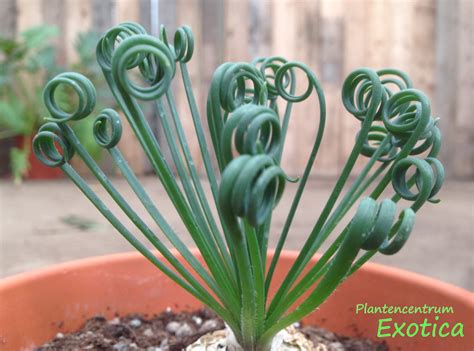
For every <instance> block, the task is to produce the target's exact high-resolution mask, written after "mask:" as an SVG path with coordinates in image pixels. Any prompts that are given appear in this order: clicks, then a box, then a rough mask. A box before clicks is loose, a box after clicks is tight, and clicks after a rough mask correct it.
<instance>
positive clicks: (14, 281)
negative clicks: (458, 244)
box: [0, 248, 474, 304]
mask: <svg viewBox="0 0 474 351" xmlns="http://www.w3.org/2000/svg"><path fill="white" fill-rule="evenodd" d="M170 251H171V252H172V253H173V254H174V255H179V254H178V253H177V252H176V250H174V249H173V250H170ZM190 251H191V252H192V253H193V255H199V251H198V250H197V249H195V248H193V249H191V250H190ZM153 252H154V253H155V254H157V255H158V256H160V254H159V253H158V252H157V251H156V250H154V251H153ZM268 253H269V255H272V254H273V250H269V251H268ZM298 253H299V252H298V251H295V250H283V251H282V252H281V256H282V257H287V258H289V259H291V260H294V259H296V257H297V256H298ZM314 257H317V258H319V257H320V255H319V254H316V255H315V256H314ZM137 259H146V258H145V257H143V256H142V255H141V254H140V253H139V252H136V251H131V252H119V253H113V254H106V255H100V256H92V257H86V258H81V259H76V260H71V261H66V262H63V263H58V264H53V265H51V266H46V267H43V268H38V269H34V270H31V271H27V272H23V273H19V274H16V275H13V276H9V277H5V278H2V279H0V293H1V292H2V291H6V290H10V289H15V288H17V287H20V286H21V285H22V284H23V283H24V282H26V281H30V280H40V279H44V278H47V277H51V276H54V275H57V274H64V273H66V272H68V271H73V270H76V269H79V268H80V269H85V268H88V267H92V266H96V265H104V264H107V265H110V264H114V263H117V262H126V261H135V260H137ZM361 270H364V271H366V272H367V273H370V274H375V275H378V276H385V277H389V278H392V279H397V280H399V281H402V282H403V283H404V284H408V285H412V284H413V285H423V286H425V287H426V288H429V289H430V290H431V289H433V290H436V291H438V292H441V293H443V294H446V295H450V296H452V297H453V298H455V299H461V300H468V301H469V300H471V302H472V303H473V304H474V293H472V292H470V291H469V290H466V289H464V288H461V287H458V286H456V285H453V284H450V283H446V282H443V281H440V280H437V279H435V278H431V277H428V276H425V275H422V274H419V273H415V272H411V271H407V270H404V269H400V268H395V267H390V266H386V265H383V264H378V263H372V262H368V263H365V264H364V266H363V267H362V268H361Z"/></svg>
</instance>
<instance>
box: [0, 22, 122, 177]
mask: <svg viewBox="0 0 474 351" xmlns="http://www.w3.org/2000/svg"><path fill="white" fill-rule="evenodd" d="M57 35H58V29H57V28H56V27H52V26H36V27H31V28H29V29H27V30H25V31H24V32H22V33H21V35H20V39H19V40H12V39H7V38H0V56H1V58H2V59H1V63H0V140H5V139H9V138H15V143H14V144H16V145H15V146H14V147H12V148H11V149H10V152H9V164H10V172H11V175H12V177H13V179H14V181H15V182H16V183H19V182H20V181H21V179H22V178H23V177H25V176H26V177H27V178H29V179H47V178H57V177H59V176H62V172H61V171H60V170H59V169H55V168H51V167H46V166H44V165H43V164H42V163H41V162H38V160H37V159H36V158H35V157H34V156H33V155H32V153H31V141H32V138H33V135H34V133H35V132H36V131H37V130H38V128H39V126H40V125H41V124H43V123H44V117H45V116H46V115H47V110H46V109H45V107H44V104H43V98H42V92H43V87H44V85H45V83H46V82H47V81H48V80H50V79H51V78H52V77H54V76H55V75H56V74H58V73H59V72H60V71H62V70H63V68H62V67H61V66H59V65H58V63H57V57H56V56H57V52H56V49H55V48H54V46H53V45H52V42H51V41H52V39H53V38H54V37H55V36H57ZM97 40H98V35H97V34H94V33H93V32H87V33H80V34H79V35H78V37H77V39H76V42H75V49H76V52H77V54H78V57H79V59H78V61H77V62H76V63H74V64H73V65H72V68H73V69H75V70H77V71H79V72H81V73H83V74H87V76H88V77H89V78H90V79H91V80H92V82H93V83H94V84H95V86H96V87H97V88H98V91H99V96H100V98H101V104H100V105H99V106H97V108H98V109H100V108H101V106H102V108H103V106H114V105H111V96H110V93H107V91H106V90H104V89H103V88H104V87H105V81H103V79H102V78H101V75H100V72H99V71H100V68H99V67H98V65H97V64H96V63H95V61H94V54H93V48H94V46H95V43H96V42H97ZM75 98H76V96H75V95H74V94H73V92H72V91H70V90H69V89H68V88H65V89H58V91H57V96H56V99H57V101H58V103H59V104H60V105H61V107H62V108H64V109H70V108H71V106H72V105H73V104H74V103H75V101H74V99H75ZM104 104H105V105H104ZM90 123H91V122H89V121H86V122H85V123H83V124H81V125H76V126H74V130H75V132H76V134H77V135H78V137H79V138H80V140H81V142H82V143H83V144H84V146H85V147H86V149H87V150H88V152H89V153H90V154H91V155H92V156H93V157H94V159H96V160H99V159H100V153H101V148H100V147H98V145H97V144H96V143H95V142H94V138H93V137H92V136H91V134H90V133H89V129H90V127H91V126H90Z"/></svg>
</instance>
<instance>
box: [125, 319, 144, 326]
mask: <svg viewBox="0 0 474 351" xmlns="http://www.w3.org/2000/svg"><path fill="white" fill-rule="evenodd" d="M128 324H130V326H131V327H133V328H139V327H140V326H141V325H142V321H141V320H139V319H138V318H134V319H132V320H131V321H130V322H128Z"/></svg>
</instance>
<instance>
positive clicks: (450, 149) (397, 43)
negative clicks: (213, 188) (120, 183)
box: [0, 0, 474, 178]
mask: <svg viewBox="0 0 474 351" xmlns="http://www.w3.org/2000/svg"><path fill="white" fill-rule="evenodd" d="M0 3H1V5H2V11H1V12H0V30H1V33H2V34H4V35H5V34H6V35H10V36H15V35H18V33H19V32H21V31H22V30H24V29H26V28H28V27H30V26H33V25H37V24H41V23H48V24H52V25H56V26H58V27H59V28H60V30H61V36H60V38H58V40H57V45H58V48H59V59H60V60H61V61H62V62H70V61H73V60H74V59H75V55H76V54H75V52H74V49H73V42H74V38H75V36H76V34H77V33H78V32H80V31H86V30H88V29H95V30H97V31H104V30H106V29H107V28H109V27H110V26H112V25H114V24H117V23H120V22H122V21H138V22H140V23H141V24H143V25H144V26H145V27H146V28H147V29H148V30H150V31H154V30H156V28H157V27H156V24H157V23H163V24H165V25H166V26H167V28H168V31H169V32H170V33H172V32H173V31H174V30H175V29H176V27H177V26H179V25H182V24H189V25H190V26H191V27H192V29H193V32H194V34H195V37H196V43H197V44H196V46H197V48H196V50H195V54H194V57H193V60H192V61H191V63H190V71H191V76H192V79H193V83H194V88H195V91H196V96H197V98H198V101H199V102H200V105H201V107H204V106H205V99H206V96H207V87H208V86H209V81H210V78H211V75H212V73H213V71H214V69H215V68H216V67H217V66H218V65H219V64H220V63H222V62H224V61H228V60H232V61H242V60H251V59H252V58H254V57H256V56H268V55H275V54H278V55H282V56H285V57H287V58H289V59H293V60H299V61H303V62H305V63H307V64H308V65H309V66H310V67H311V68H312V69H313V70H314V71H315V72H316V74H317V76H318V77H319V78H320V79H321V81H322V84H323V87H324V89H325V93H326V97H327V102H328V122H327V131H326V134H325V138H324V145H323V147H322V149H321V153H320V155H319V156H318V161H317V166H316V169H317V174H322V175H329V176H333V175H336V174H337V173H338V172H339V171H340V170H341V167H342V166H343V164H344V162H345V160H346V158H347V155H348V152H349V151H350V150H351V148H352V143H353V141H354V137H355V134H356V132H357V130H358V128H359V124H358V122H357V120H355V119H354V118H352V117H351V116H350V115H348V114H347V113H346V112H345V111H344V109H343V107H342V104H341V101H340V100H341V99H340V88H341V85H342V81H343V80H344V77H345V76H346V75H347V74H348V73H349V72H350V71H351V70H353V69H355V68H357V67H360V66H368V67H374V68H382V67H396V68H400V69H402V70H404V71H406V72H407V73H408V74H410V76H411V77H412V79H413V81H414V84H415V87H417V88H419V89H422V90H423V91H425V92H426V93H427V94H428V96H430V97H431V98H432V101H433V114H434V115H435V116H440V117H442V119H441V122H440V125H441V129H442V132H443V134H444V140H445V143H444V146H443V154H442V155H441V159H442V160H443V162H444V164H445V166H446V168H447V173H448V174H449V175H450V176H455V177H462V178H467V177H473V176H474V145H473V143H474V123H473V122H472V121H471V120H472V116H471V115H470V112H471V111H473V110H474V109H473V99H474V94H473V93H474V89H473V72H474V67H473V38H474V36H473V22H474V21H473V20H472V19H473V18H474V13H473V11H474V10H473V8H474V1H472V0H453V1H448V0H437V1H435V0H433V1H427V0H378V1H377V0H318V1H311V0H306V1H290V0H274V1H264V0H225V1H219V0H177V1H170V0H157V1H154V0H151V1H150V0H137V1H133V0H42V1H41V0H0ZM152 19H153V20H152ZM155 19H157V21H155ZM177 99H178V102H179V105H180V108H183V107H184V105H185V102H184V95H183V94H182V93H179V92H178V96H177ZM202 111H204V109H203V108H202ZM185 116H186V115H185V114H183V120H184V124H185V125H186V126H187V127H188V128H189V129H190V130H191V128H192V122H191V121H190V119H189V118H184V117H185ZM316 124H317V106H316V105H314V106H313V105H312V104H311V103H310V104H307V105H305V106H304V107H300V108H296V112H295V115H294V116H293V118H292V121H291V124H290V133H289V135H288V141H287V145H288V147H287V150H286V151H287V152H286V156H285V159H284V167H285V169H286V170H290V173H299V172H300V170H301V169H302V168H303V166H304V163H305V158H306V157H307V155H308V153H309V150H310V148H311V146H312V145H311V144H312V138H313V137H314V134H315V128H316ZM188 134H189V133H188ZM128 145H130V146H128V147H127V148H126V150H124V151H125V152H126V154H127V155H128V158H129V159H130V160H131V162H132V163H133V166H134V168H135V169H138V170H140V171H145V170H146V169H147V166H146V162H144V160H143V158H142V157H143V156H140V155H141V153H140V152H139V150H137V147H133V144H130V143H129V144H128ZM137 155H139V156H137Z"/></svg>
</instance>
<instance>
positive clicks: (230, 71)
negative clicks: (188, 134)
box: [207, 62, 268, 170]
mask: <svg viewBox="0 0 474 351" xmlns="http://www.w3.org/2000/svg"><path fill="white" fill-rule="evenodd" d="M247 85H251V86H252V87H251V88H248V87H247ZM248 94H250V95H248ZM267 97H268V91H267V87H266V84H265V80H264V79H263V77H262V75H261V73H260V71H259V70H258V69H257V68H256V67H255V66H253V65H251V64H249V63H242V62H241V63H230V62H229V63H224V64H222V65H221V66H219V67H218V68H217V70H216V71H215V72H214V75H213V77H212V82H211V88H210V90H209V97H208V100H207V120H208V125H209V131H210V134H211V139H212V143H213V146H214V150H215V151H216V157H217V161H218V163H219V168H220V169H221V170H223V167H224V162H223V160H222V155H221V153H220V148H221V138H222V130H223V128H224V123H225V121H226V119H227V115H228V113H229V112H232V111H234V110H235V109H236V108H237V107H239V106H241V105H244V104H248V103H253V104H255V105H264V104H265V103H266V101H267Z"/></svg>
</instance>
